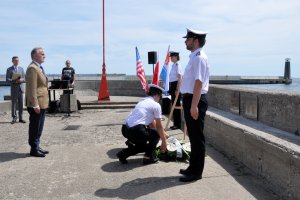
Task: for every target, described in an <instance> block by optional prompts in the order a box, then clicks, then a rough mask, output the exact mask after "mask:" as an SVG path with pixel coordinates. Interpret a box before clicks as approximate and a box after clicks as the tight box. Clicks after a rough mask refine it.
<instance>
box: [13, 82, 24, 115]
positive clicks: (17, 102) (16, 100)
mask: <svg viewBox="0 0 300 200" xmlns="http://www.w3.org/2000/svg"><path fill="white" fill-rule="evenodd" d="M10 93H11V116H12V118H13V119H14V120H16V119H17V108H18V110H19V120H22V119H23V93H22V90H21V88H20V86H19V85H14V86H11V92H10Z"/></svg>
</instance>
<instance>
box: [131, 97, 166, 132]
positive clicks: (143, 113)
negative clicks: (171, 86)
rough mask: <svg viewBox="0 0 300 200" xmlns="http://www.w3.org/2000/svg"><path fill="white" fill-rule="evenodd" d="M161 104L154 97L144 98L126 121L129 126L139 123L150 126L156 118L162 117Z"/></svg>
mask: <svg viewBox="0 0 300 200" xmlns="http://www.w3.org/2000/svg"><path fill="white" fill-rule="evenodd" d="M161 116H162V115H161V106H160V104H159V103H157V102H156V101H155V100H154V99H153V97H146V98H144V99H142V100H141V101H140V102H139V103H138V104H137V105H136V106H135V108H134V110H133V111H132V112H131V113H130V114H129V115H128V117H127V120H126V123H127V126H128V127H130V128H131V127H133V126H136V125H138V124H142V125H146V126H148V125H149V124H151V123H152V122H153V121H154V120H155V119H160V118H161Z"/></svg>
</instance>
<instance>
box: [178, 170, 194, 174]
mask: <svg viewBox="0 0 300 200" xmlns="http://www.w3.org/2000/svg"><path fill="white" fill-rule="evenodd" d="M179 174H182V175H189V174H191V172H190V171H189V170H188V169H180V170H179Z"/></svg>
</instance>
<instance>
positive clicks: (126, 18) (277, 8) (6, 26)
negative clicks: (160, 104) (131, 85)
mask: <svg viewBox="0 0 300 200" xmlns="http://www.w3.org/2000/svg"><path fill="white" fill-rule="evenodd" d="M105 10H106V13H105V26H106V66H107V73H126V74H135V73H136V71H135V70H136V58H135V47H136V46H137V47H138V49H139V53H140V56H141V59H142V62H143V64H144V67H145V72H146V75H151V74H152V65H150V64H148V56H147V55H148V51H157V52H158V53H159V58H160V59H159V60H160V64H161V66H162V64H163V61H164V59H165V55H166V51H167V48H168V45H170V46H171V47H170V49H171V50H172V51H179V52H180V55H181V61H180V63H181V65H182V67H183V68H185V65H186V63H187V62H188V56H189V54H190V52H188V51H187V50H186V48H185V44H184V39H183V38H182V36H184V35H185V34H186V28H187V27H190V28H195V29H201V30H205V31H207V32H208V35H207V43H206V46H205V47H204V50H205V51H206V54H207V55H208V58H209V62H210V66H211V75H250V76H254V75H263V76H282V75H283V73H284V62H285V58H287V57H288V58H291V67H292V76H293V77H300V39H299V36H300V27H299V24H300V14H299V10H300V1H299V0H286V1H282V0H281V1H279V0H243V1H242V0H226V1H225V0H223V1H222V0H210V1H202V0H190V1H182V0H163V1H162V0H152V1H149V0H111V1H107V0H106V1H105ZM0 27H1V32H0V74H4V73H5V72H6V68H7V67H8V66H10V65H11V64H12V63H11V57H12V56H14V55H18V56H19V57H20V61H21V63H20V65H21V66H23V67H25V68H26V67H27V66H28V64H29V63H30V61H31V59H30V51H31V49H32V48H33V47H37V46H41V47H43V48H44V50H45V53H46V61H45V63H44V65H43V66H44V68H46V71H47V73H60V72H61V69H62V67H64V62H65V60H66V59H70V60H71V61H72V66H73V67H74V68H75V70H76V73H80V74H87V73H90V74H92V73H101V68H102V63H103V60H102V1H101V0H86V1H83V0H40V1H36V0H0Z"/></svg>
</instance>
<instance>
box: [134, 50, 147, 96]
mask: <svg viewBox="0 0 300 200" xmlns="http://www.w3.org/2000/svg"><path fill="white" fill-rule="evenodd" d="M135 53H136V76H137V77H138V78H139V79H140V81H141V84H142V87H143V90H145V91H146V92H147V91H148V84H147V80H146V76H145V71H144V66H143V63H142V61H141V58H140V54H139V51H138V48H137V47H135Z"/></svg>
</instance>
